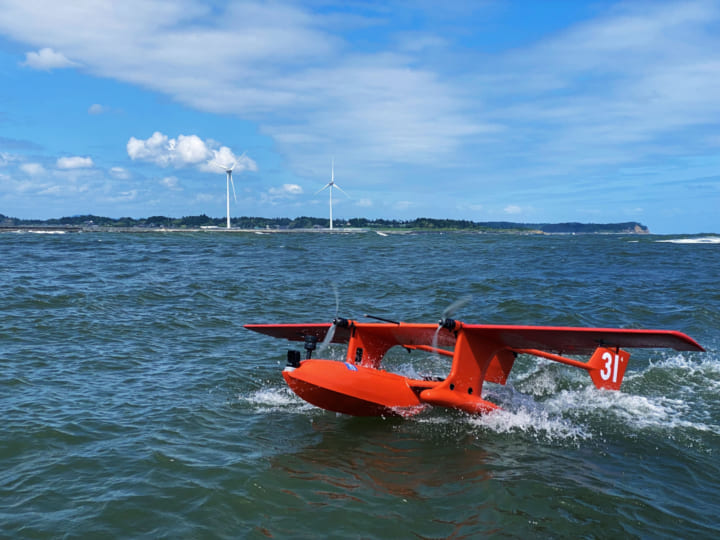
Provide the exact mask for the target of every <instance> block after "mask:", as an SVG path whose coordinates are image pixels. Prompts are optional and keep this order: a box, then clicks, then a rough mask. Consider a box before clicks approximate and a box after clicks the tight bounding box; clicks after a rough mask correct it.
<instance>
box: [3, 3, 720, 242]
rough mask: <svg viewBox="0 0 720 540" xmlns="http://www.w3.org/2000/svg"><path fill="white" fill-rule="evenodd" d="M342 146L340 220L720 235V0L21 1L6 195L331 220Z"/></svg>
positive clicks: (6, 61) (31, 205)
mask: <svg viewBox="0 0 720 540" xmlns="http://www.w3.org/2000/svg"><path fill="white" fill-rule="evenodd" d="M65 4H67V5H65ZM388 4H389V5H388ZM68 6H70V7H68ZM333 159H334V162H335V179H336V181H337V183H338V185H339V186H340V187H342V188H343V190H344V191H345V192H347V194H348V195H349V197H345V196H344V195H342V194H339V193H336V194H335V196H334V202H335V204H334V212H333V213H334V216H335V218H340V219H342V218H351V217H368V218H389V219H393V218H394V219H412V218H415V217H436V218H457V219H472V220H475V221H500V220H502V221H517V222H533V223H536V222H564V221H580V222H602V223H608V222H620V221H640V222H642V223H644V224H646V225H648V226H649V227H650V229H651V231H652V232H656V233H699V232H720V0H700V1H681V2H670V1H668V2H662V1H653V2H642V1H640V2H637V1H628V2H617V1H602V0H598V1H587V2H582V1H572V0H567V1H562V0H555V1H544V2H540V1H526V2H523V1H512V2H511V1H500V0H498V1H491V0H488V1H481V0H477V1H473V2H461V1H460V2H454V1H451V0H450V1H446V2H442V3H441V2H430V1H425V0H418V1H413V2H406V1H398V2H391V3H387V2H373V1H357V2H334V1H331V0H316V1H307V2H291V1H277V2H273V1H270V2H198V1H194V0H175V1H173V2H168V1H166V0H141V1H140V0H124V1H123V2H99V1H90V0H76V1H73V2H69V3H62V2H56V1H54V0H51V1H45V0H33V1H32V2H28V1H27V0H19V1H14V0H0V213H3V214H6V215H9V216H14V217H21V218H50V217H61V216H68V215H75V214H88V213H92V214H98V215H106V216H111V217H121V216H131V217H136V218H139V217H148V216H153V215H166V216H176V217H179V216H184V215H197V214H202V213H205V214H207V215H210V216H213V217H224V216H225V177H224V173H223V172H222V171H219V170H217V169H215V168H214V167H212V165H211V164H210V161H212V160H215V161H221V162H224V163H231V162H235V161H237V165H236V169H235V172H234V179H235V185H236V189H237V199H238V200H237V203H235V202H234V201H232V203H231V215H233V216H243V215H246V216H264V217H295V216H301V215H310V216H326V215H327V212H328V208H327V206H328V198H327V191H324V192H323V193H321V194H317V191H318V190H319V189H320V188H322V187H323V186H324V185H325V184H326V183H327V182H328V181H329V180H330V164H331V161H332V160H333Z"/></svg>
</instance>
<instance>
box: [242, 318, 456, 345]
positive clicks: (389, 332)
mask: <svg viewBox="0 0 720 540" xmlns="http://www.w3.org/2000/svg"><path fill="white" fill-rule="evenodd" d="M353 325H354V326H355V327H357V328H358V329H359V330H361V331H362V332H363V335H366V336H373V337H374V338H376V339H379V340H382V341H384V342H386V343H394V344H396V345H428V346H430V345H432V344H433V342H434V341H436V342H437V345H438V346H440V347H453V346H454V345H455V335H454V334H452V333H451V332H449V331H448V330H446V329H445V328H442V329H441V330H440V332H438V334H437V336H435V334H436V332H437V331H438V326H437V324H420V323H417V324H416V323H403V322H401V323H399V324H388V323H358V322H353ZM330 326H331V325H330V323H316V324H246V325H245V328H247V329H248V330H252V331H253V332H259V333H261V334H265V335H267V336H271V337H275V338H280V339H287V340H290V341H304V340H305V336H308V335H310V336H315V337H317V338H318V340H322V339H323V338H324V337H325V335H326V334H327V331H328V329H329V328H330ZM352 331H353V329H352V328H343V327H342V326H338V327H337V328H336V329H335V335H334V336H333V339H332V343H347V342H348V341H349V340H350V336H351V334H352Z"/></svg>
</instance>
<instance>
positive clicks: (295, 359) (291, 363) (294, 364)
mask: <svg viewBox="0 0 720 540" xmlns="http://www.w3.org/2000/svg"><path fill="white" fill-rule="evenodd" d="M299 367H300V351H294V350H289V351H288V352H287V365H286V366H285V368H286V369H288V368H290V369H295V368H299Z"/></svg>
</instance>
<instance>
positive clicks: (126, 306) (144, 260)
mask: <svg viewBox="0 0 720 540" xmlns="http://www.w3.org/2000/svg"><path fill="white" fill-rule="evenodd" d="M719 278H720V241H718V239H717V238H716V237H702V238H700V237H657V236H513V235H481V234H463V233H447V234H440V233H436V234H414V235H389V236H386V237H383V236H379V235H376V234H372V233H370V234H333V235H327V234H263V235H261V234H244V233H237V234H226V233H222V232H215V233H209V232H208V233H172V234H163V233H147V234H113V233H83V234H63V235H57V234H56V235H41V234H31V233H2V234H0V291H1V292H2V295H1V296H0V412H1V413H2V417H3V421H2V429H1V430H0V537H8V538H99V537H132V538H159V537H169V538H266V537H271V538H288V537H299V538H306V537H314V536H326V537H335V538H341V537H357V538H390V537H393V538H475V537H478V536H480V535H487V536H491V537H499V538H503V537H508V538H518V537H522V538H578V537H584V538H616V537H624V538H678V537H682V538H688V537H693V538H715V537H717V535H718V532H719V531H720V517H719V516H720V482H719V480H720V353H719V352H718V351H719V350H720V286H719V285H718V281H719ZM336 292H337V297H336ZM467 295H472V300H471V301H470V302H469V303H468V304H466V305H465V306H463V307H462V308H461V309H460V311H459V312H458V313H457V314H456V318H458V319H461V320H465V321H467V322H473V323H508V324H542V325H571V326H603V327H613V326H618V327H632V328H635V327H639V328H668V329H674V330H680V331H683V332H686V333H688V334H689V335H690V336H692V337H693V338H695V339H696V340H697V341H699V342H700V343H701V344H702V345H703V346H704V347H705V348H706V349H707V352H706V353H686V352H683V353H678V352H675V351H667V350H634V351H632V358H631V361H630V367H629V368H628V371H627V374H626V377H625V382H624V384H623V388H622V390H621V391H620V392H610V391H601V390H596V389H595V388H594V387H593V385H592V383H591V381H590V378H589V377H587V375H586V374H585V373H584V372H582V371H580V370H575V369H572V368H568V367H565V366H561V365H558V364H554V363H552V362H549V361H545V360H539V361H538V360H535V359H531V358H529V357H520V358H519V359H518V362H517V363H516V365H515V368H514V370H513V373H512V374H511V376H510V379H509V380H508V384H507V385H506V386H497V385H491V384H486V385H485V388H484V395H485V396H487V397H489V399H491V400H494V401H495V402H496V403H498V404H500V405H501V406H502V407H503V410H502V411H500V412H498V413H494V414H490V415H487V416H481V417H473V416H467V415H463V414H459V413H456V412H454V411H446V410H440V409H433V410H430V411H427V412H424V413H422V414H421V415H418V416H416V417H414V418H410V419H383V418H370V419H363V418H352V417H347V416H342V415H336V414H334V413H330V412H326V411H322V410H319V409H316V408H314V407H312V406H310V405H308V404H306V403H304V402H302V401H301V400H299V399H298V398H297V397H295V396H294V395H293V394H292V393H291V392H290V391H289V390H288V389H287V388H286V386H285V384H284V381H283V379H282V377H281V369H282V367H283V365H284V363H285V357H286V350H287V348H288V344H287V343H285V342H283V341H279V340H273V339H271V338H268V337H265V336H262V335H258V334H254V333H252V332H249V331H247V330H245V329H243V327H242V326H243V324H246V323H290V322H324V321H330V320H331V319H332V318H333V317H334V316H335V313H336V309H337V310H338V312H339V314H340V315H341V316H344V317H349V318H362V316H363V315H364V314H366V313H370V314H374V315H378V316H382V317H387V318H390V319H395V320H405V321H409V322H432V321H435V320H436V319H437V318H438V317H439V316H440V314H441V313H442V311H443V309H444V308H445V307H447V306H448V305H449V304H451V303H452V302H453V301H455V300H458V299H459V298H462V297H465V296H467ZM336 302H337V306H339V307H337V308H336ZM330 354H331V355H333V356H335V357H337V358H340V357H342V354H343V350H342V348H341V347H339V346H332V348H331V350H330ZM388 365H389V367H390V368H392V369H393V370H394V371H398V372H401V373H405V374H412V373H416V372H423V373H427V372H430V373H432V374H435V373H439V374H443V371H444V370H447V369H448V367H449V365H448V363H447V361H446V360H440V359H435V358H432V357H428V356H422V355H420V356H416V355H415V353H413V355H408V354H406V353H405V352H399V353H393V354H392V355H391V358H390V359H389V360H388Z"/></svg>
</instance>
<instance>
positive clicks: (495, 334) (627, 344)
mask: <svg viewBox="0 0 720 540" xmlns="http://www.w3.org/2000/svg"><path fill="white" fill-rule="evenodd" d="M463 330H464V331H465V332H466V333H467V334H468V335H471V336H474V337H476V338H480V339H483V338H484V339H488V340H492V341H496V342H499V343H501V344H503V345H505V346H506V347H509V348H512V349H537V350H541V351H547V352H557V353H560V354H588V353H591V352H593V351H594V350H595V349H596V348H597V347H621V348H648V349H653V348H663V349H675V350H676V351H704V350H705V349H703V348H702V347H701V346H700V345H699V344H698V343H697V342H696V341H695V340H694V339H692V338H691V337H690V336H688V335H686V334H683V333H682V332H676V331H674V330H640V329H624V328H576V327H563V326H511V325H483V324H463Z"/></svg>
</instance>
